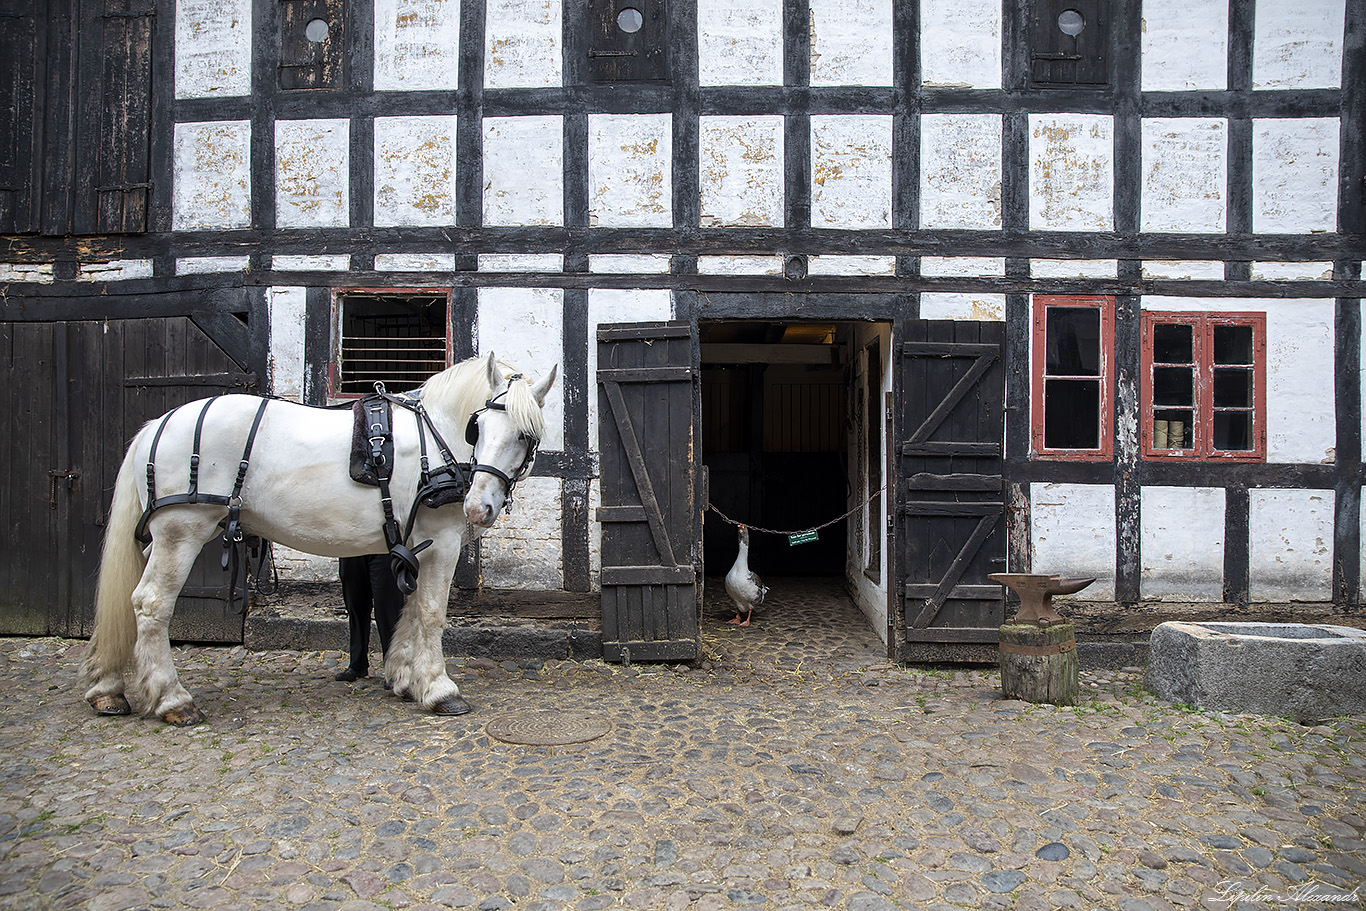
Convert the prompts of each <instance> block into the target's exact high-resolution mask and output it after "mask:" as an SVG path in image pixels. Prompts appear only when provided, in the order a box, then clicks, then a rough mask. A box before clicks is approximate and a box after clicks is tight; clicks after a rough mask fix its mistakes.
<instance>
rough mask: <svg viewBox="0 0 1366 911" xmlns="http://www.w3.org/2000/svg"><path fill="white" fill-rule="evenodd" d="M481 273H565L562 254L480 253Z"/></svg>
mask: <svg viewBox="0 0 1366 911" xmlns="http://www.w3.org/2000/svg"><path fill="white" fill-rule="evenodd" d="M479 271H480V272H563V271H564V254H562V253H480V254H479Z"/></svg>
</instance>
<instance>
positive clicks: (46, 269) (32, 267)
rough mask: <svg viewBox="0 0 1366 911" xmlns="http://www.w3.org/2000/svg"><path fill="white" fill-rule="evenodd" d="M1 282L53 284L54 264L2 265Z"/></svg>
mask: <svg viewBox="0 0 1366 911" xmlns="http://www.w3.org/2000/svg"><path fill="white" fill-rule="evenodd" d="M0 281H3V282H33V283H34V284H38V285H48V284H51V283H52V263H0Z"/></svg>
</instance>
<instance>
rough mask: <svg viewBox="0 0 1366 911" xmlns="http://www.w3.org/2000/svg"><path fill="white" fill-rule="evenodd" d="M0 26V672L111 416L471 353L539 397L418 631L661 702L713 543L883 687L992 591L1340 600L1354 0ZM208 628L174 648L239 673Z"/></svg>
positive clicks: (60, 13)
mask: <svg viewBox="0 0 1366 911" xmlns="http://www.w3.org/2000/svg"><path fill="white" fill-rule="evenodd" d="M0 21H2V22H3V25H4V27H3V28H0V73H2V74H3V77H2V78H0V97H2V98H3V104H2V105H0V235H2V237H3V247H2V248H0V282H3V286H2V287H3V293H0V333H2V334H0V340H2V343H3V347H4V356H5V363H6V371H7V372H6V379H5V383H4V386H3V390H4V391H3V407H2V408H0V415H3V417H2V418H0V419H2V420H3V421H4V426H5V431H6V432H5V433H4V435H3V437H4V438H3V440H2V441H0V453H2V454H3V455H2V456H0V459H3V464H4V466H5V474H4V481H3V483H4V489H3V497H4V500H3V506H0V527H3V529H4V535H5V538H4V541H5V544H4V548H3V550H0V625H2V626H3V628H4V631H5V632H7V633H21V634H22V633H54V634H61V635H81V634H84V633H86V632H88V628H89V623H90V604H91V600H92V597H91V589H92V585H93V568H94V565H95V561H96V560H97V557H98V552H99V542H100V537H101V533H102V525H103V519H104V515H105V511H106V510H107V508H108V498H109V491H110V488H111V487H112V480H113V475H114V472H115V471H116V470H117V467H118V464H119V461H120V458H121V456H122V453H123V448H124V445H125V443H126V441H127V440H128V439H129V438H130V436H131V434H132V433H133V432H134V430H135V429H136V427H137V426H138V425H139V424H140V423H141V422H142V421H145V420H147V419H149V418H151V417H153V416H155V415H158V414H160V413H162V412H163V411H165V410H167V409H168V408H170V407H172V406H173V405H175V404H178V403H180V402H183V401H187V400H189V399H192V398H198V397H201V396H203V395H206V394H212V393H215V392H222V391H232V390H251V391H256V392H261V393H268V394H272V395H276V396H282V397H287V398H291V399H298V400H302V401H304V402H307V403H313V404H319V405H322V404H326V403H336V402H338V401H341V400H344V399H345V398H347V397H348V396H355V395H357V394H358V393H359V392H361V391H364V390H366V389H367V388H368V387H369V385H370V384H371V383H372V382H373V381H374V380H375V379H384V380H385V381H386V382H388V383H389V385H390V387H391V388H397V387H401V386H402V385H404V384H407V385H413V384H416V383H417V382H419V381H420V380H421V379H422V378H423V377H425V376H426V375H429V374H430V373H431V372H433V371H434V370H436V369H440V368H441V367H443V366H444V365H446V364H448V363H450V362H452V361H453V360H456V359H460V358H464V357H467V356H470V355H472V354H475V353H487V352H489V351H495V352H497V354H498V355H499V356H500V357H501V358H503V359H505V360H507V361H509V362H511V363H514V364H516V365H518V366H519V367H520V368H522V369H524V370H526V371H528V372H530V373H535V374H540V373H542V372H544V371H546V370H548V369H549V368H550V367H551V366H552V365H554V364H559V365H560V368H561V370H562V373H561V376H562V377H563V381H562V382H561V383H558V384H557V386H556V388H555V390H554V391H553V392H552V395H551V398H550V400H549V401H548V403H547V417H548V422H547V433H546V437H545V439H544V440H543V441H542V444H541V449H540V456H539V458H538V460H537V462H536V466H535V473H534V476H533V477H532V478H530V479H528V480H527V481H526V482H524V483H523V484H522V485H521V486H520V487H519V490H518V495H519V497H518V508H517V511H516V512H515V513H514V514H513V515H512V516H510V517H508V518H505V519H503V520H502V522H501V524H500V528H499V529H498V531H497V532H496V533H494V534H490V535H489V536H488V537H487V538H485V539H484V540H483V542H482V543H481V544H480V546H478V547H477V548H475V549H473V550H471V551H470V552H469V553H467V554H466V558H465V560H464V562H463V563H462V567H461V569H460V570H459V572H458V573H457V578H456V583H457V585H456V594H455V596H454V597H453V600H452V617H453V620H454V621H456V622H465V623H471V622H474V620H472V618H475V619H477V618H478V617H480V616H489V617H496V616H498V615H499V612H500V611H514V612H515V611H522V612H523V613H525V614H530V615H532V616H540V617H553V616H561V617H569V618H575V617H578V618H583V619H585V621H587V620H588V619H593V621H594V622H593V623H592V624H588V623H585V627H584V628H585V629H590V628H591V635H589V636H588V641H591V642H593V643H594V646H593V647H594V648H596V647H597V645H596V643H598V642H600V643H601V650H602V653H603V654H604V655H605V656H606V657H608V658H609V659H621V658H625V659H627V660H629V659H631V658H637V659H687V658H691V657H693V656H695V655H696V653H697V648H698V629H699V626H698V624H699V604H700V594H699V593H700V591H701V588H700V587H701V585H702V580H703V579H704V578H705V577H706V576H708V575H710V576H713V577H715V576H719V575H722V574H724V572H725V569H726V568H727V567H728V566H729V564H730V561H731V560H732V559H733V557H734V553H735V530H734V528H733V527H732V526H731V525H730V524H728V522H727V519H730V520H734V521H740V522H744V523H746V524H749V525H751V526H753V527H755V528H756V529H763V530H772V531H781V532H790V531H804V530H807V529H810V528H813V527H815V526H822V527H821V528H820V530H819V532H818V535H817V540H815V541H813V542H809V543H804V544H790V543H789V541H788V539H787V538H786V537H785V536H780V535H775V534H769V533H767V531H761V532H756V535H755V544H754V549H753V552H752V553H751V564H752V565H753V566H754V567H755V568H756V569H758V570H759V571H760V572H761V573H763V574H764V575H766V576H774V577H779V576H811V575H824V576H832V577H835V578H839V579H843V580H844V582H845V584H846V587H847V588H848V590H849V591H850V593H851V595H852V597H853V598H854V600H855V601H856V602H857V604H858V605H859V606H860V608H861V610H862V611H863V613H864V614H865V615H866V617H867V622H868V623H869V624H870V625H871V626H872V627H873V628H874V629H875V630H876V631H877V632H878V634H879V635H880V636H882V637H883V638H884V639H885V641H886V642H887V647H888V653H889V655H891V656H892V657H895V658H898V659H901V660H919V659H922V658H935V657H962V656H969V657H970V656H972V655H973V654H980V653H982V651H983V649H989V648H991V647H992V644H993V643H994V641H995V635H996V627H997V625H998V624H1000V623H1001V622H1002V621H1003V619H1004V617H1005V614H1006V610H1007V608H1006V605H1005V603H1004V601H1003V598H1002V590H1001V588H1000V586H998V585H995V584H993V583H991V582H990V581H989V580H988V579H987V578H986V576H987V574H988V573H992V572H998V571H1003V570H1005V569H1007V568H1009V569H1011V570H1026V571H1028V570H1032V571H1036V572H1058V573H1064V574H1068V575H1084V576H1094V577H1095V578H1096V582H1095V583H1094V584H1093V585H1092V586H1091V587H1090V588H1088V589H1086V590H1085V591H1084V592H1082V593H1080V594H1079V595H1077V596H1076V597H1077V598H1084V599H1085V604H1084V605H1083V604H1080V603H1079V604H1078V605H1077V609H1078V610H1085V611H1086V612H1087V616H1088V617H1090V618H1092V620H1093V621H1094V622H1093V623H1092V629H1095V630H1104V629H1106V628H1112V629H1118V628H1120V627H1124V628H1126V629H1131V630H1132V629H1136V628H1140V627H1141V620H1140V626H1139V627H1135V626H1133V624H1132V622H1131V621H1132V618H1134V617H1138V618H1143V617H1151V616H1154V615H1156V614H1161V615H1164V616H1165V615H1170V616H1179V615H1182V612H1187V613H1189V612H1202V613H1203V615H1205V616H1210V615H1218V614H1220V613H1232V612H1238V611H1243V610H1249V609H1256V608H1258V607H1261V608H1263V609H1265V610H1266V611H1269V612H1272V613H1275V614H1277V615H1278V616H1284V617H1294V616H1296V615H1297V614H1300V613H1303V612H1306V611H1311V610H1314V611H1318V612H1320V613H1323V612H1327V613H1331V614H1337V615H1340V616H1350V615H1351V614H1352V613H1353V612H1354V611H1356V609H1357V607H1358V605H1359V604H1360V601H1361V598H1362V587H1363V579H1362V572H1361V566H1362V557H1363V543H1362V542H1363V518H1362V511H1361V508H1360V504H1361V499H1362V487H1363V484H1364V483H1366V475H1363V472H1362V461H1361V438H1362V431H1363V418H1362V408H1361V400H1362V395H1363V376H1366V374H1364V373H1363V370H1362V342H1363V322H1362V317H1361V298H1362V296H1363V289H1364V288H1366V284H1364V283H1363V281H1362V275H1361V269H1362V260H1363V258H1366V240H1364V238H1366V131H1364V128H1366V0H1304V2H1297V3H1285V2H1281V0H1181V2H1176V0H1021V2H1018V3H1017V2H1004V3H1003V2H1002V0H838V2H837V0H5V2H4V3H3V6H2V8H0ZM827 523H830V524H827ZM808 537H809V536H808ZM275 557H276V564H277V566H278V568H279V572H280V574H281V576H282V578H283V579H284V580H285V581H286V582H294V583H305V582H312V583H325V582H327V581H329V580H331V579H334V578H335V565H334V564H333V563H331V561H326V560H318V559H314V558H309V557H307V556H306V555H302V554H294V553H288V552H284V551H282V550H280V549H278V548H277V552H276V554H275ZM211 562H212V561H209V563H211ZM206 565H208V564H206ZM223 586H224V581H223V580H222V579H221V578H220V577H219V576H218V575H217V574H216V570H212V569H206V571H205V572H204V573H202V574H200V575H197V576H196V578H195V580H194V581H193V583H192V585H191V587H190V588H189V589H187V592H186V595H185V599H184V600H185V602H186V603H189V605H190V606H189V607H188V608H186V609H182V610H181V611H180V612H179V613H178V615H177V616H178V618H179V619H178V620H177V627H176V628H175V629H174V630H173V633H174V634H176V635H179V636H181V637H183V638H190V639H199V640H211V641H212V640H218V641H235V640H240V638H241V635H242V628H243V618H242V615H241V614H240V613H237V612H234V611H233V610H232V609H230V608H229V607H227V606H226V602H225V601H224V599H223V598H222V589H223ZM510 592H511V593H520V594H518V595H514V594H509V593H510ZM196 605H197V606H196ZM529 605H530V607H528V606H529ZM538 606H539V607H538ZM538 611H539V613H538ZM598 618H600V623H599V622H598ZM1125 623H1128V624H1129V625H1128V626H1125ZM476 625H477V624H476ZM486 625H491V626H496V623H493V622H492V621H490V623H489V624H486Z"/></svg>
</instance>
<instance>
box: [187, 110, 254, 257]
mask: <svg viewBox="0 0 1366 911" xmlns="http://www.w3.org/2000/svg"><path fill="white" fill-rule="evenodd" d="M173 144H174V146H175V150H174V153H173V156H174V163H173V165H172V167H173V169H174V174H173V177H172V190H171V227H172V228H174V229H175V230H177V231H192V230H203V229H213V228H246V227H250V226H251V123H250V122H248V121H246V120H222V121H214V122H212V123H177V124H176V125H175V139H174V142H173Z"/></svg>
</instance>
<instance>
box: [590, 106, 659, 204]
mask: <svg viewBox="0 0 1366 911" xmlns="http://www.w3.org/2000/svg"><path fill="white" fill-rule="evenodd" d="M672 155H673V118H672V117H671V116H670V115H669V114H590V115H588V222H589V224H591V225H593V226H595V227H602V228H667V227H669V226H670V225H672V224H673V168H672Z"/></svg>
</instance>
